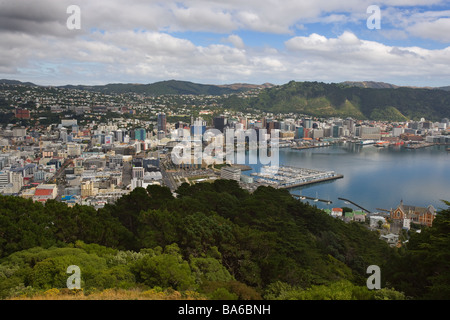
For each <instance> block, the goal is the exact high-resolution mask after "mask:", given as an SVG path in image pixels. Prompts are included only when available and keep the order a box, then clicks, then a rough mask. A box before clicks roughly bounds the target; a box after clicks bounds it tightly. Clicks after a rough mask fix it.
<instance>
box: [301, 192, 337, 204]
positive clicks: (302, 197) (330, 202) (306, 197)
mask: <svg viewBox="0 0 450 320" xmlns="http://www.w3.org/2000/svg"><path fill="white" fill-rule="evenodd" d="M292 196H293V197H295V198H299V199H300V200H305V199H308V200H314V201H320V202H325V203H326V204H332V203H333V201H331V200H325V199H319V198H313V197H308V196H302V195H298V194H293V195H292Z"/></svg>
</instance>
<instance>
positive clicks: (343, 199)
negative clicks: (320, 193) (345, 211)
mask: <svg viewBox="0 0 450 320" xmlns="http://www.w3.org/2000/svg"><path fill="white" fill-rule="evenodd" d="M338 199H339V200H342V201H347V202H349V203H351V204H352V205H354V206H356V207H358V208H360V209H361V210H363V211H365V212H367V213H371V212H370V210H367V209H366V208H363V207H361V206H360V205H358V204H356V203H354V202H353V201H351V200H348V199H345V198H338Z"/></svg>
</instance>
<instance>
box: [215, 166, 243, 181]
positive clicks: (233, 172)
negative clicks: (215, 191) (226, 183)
mask: <svg viewBox="0 0 450 320" xmlns="http://www.w3.org/2000/svg"><path fill="white" fill-rule="evenodd" d="M220 178H222V179H227V180H236V181H240V180H241V169H238V168H231V167H224V168H222V169H221V170H220Z"/></svg>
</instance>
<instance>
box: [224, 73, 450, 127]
mask: <svg viewBox="0 0 450 320" xmlns="http://www.w3.org/2000/svg"><path fill="white" fill-rule="evenodd" d="M224 105H225V106H226V107H230V108H233V107H235V106H239V108H241V109H245V108H254V109H259V110H262V111H267V112H274V113H278V112H284V113H288V112H298V113H302V114H306V115H311V116H318V117H333V116H337V117H353V118H356V119H370V120H390V121H405V120H408V119H411V120H419V119H420V118H426V119H427V120H434V121H439V120H441V119H442V118H444V117H448V115H449V113H450V92H448V91H445V90H434V89H419V88H408V87H398V88H391V87H389V86H386V87H382V86H380V87H379V88H364V87H362V86H360V85H358V86H355V85H353V84H350V83H341V84H336V83H331V84H327V83H321V82H295V81H291V82H289V83H287V84H285V85H282V86H278V87H273V88H269V89H264V90H263V91H262V92H261V93H260V94H259V95H258V97H256V98H248V99H241V101H237V99H236V97H230V98H228V99H225V100H224Z"/></svg>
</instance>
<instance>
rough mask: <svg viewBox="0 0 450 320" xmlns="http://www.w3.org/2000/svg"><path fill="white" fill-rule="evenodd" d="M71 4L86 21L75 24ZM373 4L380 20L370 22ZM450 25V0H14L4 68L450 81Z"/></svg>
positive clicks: (48, 74) (1, 20) (51, 78)
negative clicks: (373, 25) (69, 10)
mask: <svg viewBox="0 0 450 320" xmlns="http://www.w3.org/2000/svg"><path fill="white" fill-rule="evenodd" d="M69 5H76V6H78V7H79V9H80V14H79V16H77V17H75V18H77V19H79V21H80V29H79V30H69V29H68V27H67V21H68V19H69V18H70V17H72V16H71V15H70V14H68V13H67V7H68V6H69ZM371 5H377V6H378V7H379V8H380V26H381V28H380V29H372V30H371V29H369V28H368V27H367V19H368V18H369V17H371V13H368V12H367V9H368V8H369V6H371ZM43 9H44V10H43ZM72 21H73V20H72ZM449 31H450V1H449V0H390V1H388V0H386V1H371V0H348V1H342V0H316V1H305V0H285V1H274V0H259V1H257V0H248V1H245V2H242V1H238V0H227V1H219V0H216V1H207V0H204V1H202V0H179V1H157V0H154V1H144V0H134V1H126V2H125V1H121V0H95V1H89V0H75V1H73V0H39V1H32V0H21V1H5V2H1V3H0V37H1V39H2V41H1V42H0V78H7V79H17V80H22V81H32V82H35V83H38V84H52V85H62V84H106V83H112V82H123V83H130V82H132V83H151V82H156V81H162V80H168V79H178V80H188V81H194V82H200V83H214V84H225V83H235V82H247V83H265V82H271V83H275V84H283V83H286V82H288V81H290V80H296V81H323V82H341V81H346V80H352V81H364V80H372V81H383V82H389V83H394V84H398V85H413V86H447V85H450V68H449V65H450V32H449Z"/></svg>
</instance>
